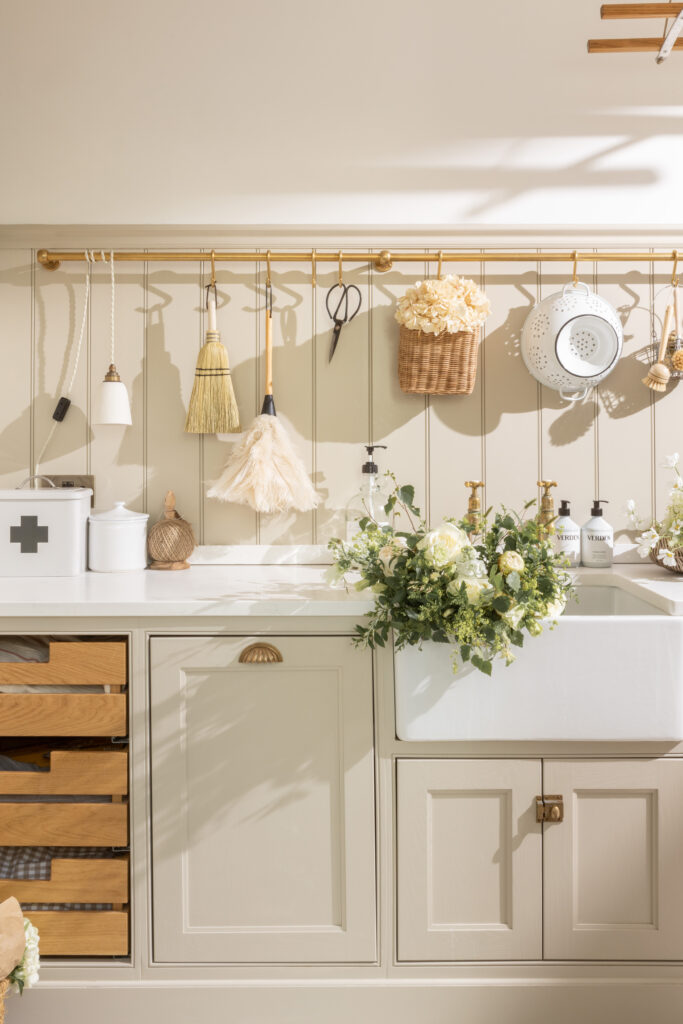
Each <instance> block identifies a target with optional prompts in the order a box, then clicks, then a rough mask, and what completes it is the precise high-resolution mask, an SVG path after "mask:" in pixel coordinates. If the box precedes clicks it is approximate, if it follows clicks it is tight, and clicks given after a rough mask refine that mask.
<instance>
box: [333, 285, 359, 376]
mask: <svg viewBox="0 0 683 1024" xmlns="http://www.w3.org/2000/svg"><path fill="white" fill-rule="evenodd" d="M336 291H339V292H340V295H339V302H338V303H337V305H336V307H335V310H334V312H332V310H331V308H330V300H331V298H332V294H333V293H334V292H336ZM350 292H352V293H353V295H352V298H351V303H350V306H351V312H349V293H350ZM362 302H363V299H362V297H361V294H360V288H358V287H356V285H355V284H341V282H340V283H339V284H333V285H332V287H331V288H330V290H329V291H328V293H327V298H326V299H325V305H326V306H327V312H328V314H329V316H330V319H331V320H334V327H333V329H332V342H331V344H330V358H329V360H328V361H329V362H330V363H331V362H332V356H333V355H334V352H335V349H336V347H337V343H338V341H339V335H340V334H341V329H342V327H343V326H344V324H348V323H349V322H350V321H351V320H353V318H354V316H355V315H356V313H357V312H358V310H359V309H360V307H361V304H362ZM354 305H355V309H354V308H353V307H354Z"/></svg>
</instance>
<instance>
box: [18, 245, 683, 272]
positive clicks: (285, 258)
mask: <svg viewBox="0 0 683 1024" xmlns="http://www.w3.org/2000/svg"><path fill="white" fill-rule="evenodd" d="M108 251H109V249H107V252H108ZM105 255H106V254H105ZM212 256H213V259H214V260H215V262H216V263H259V262H264V261H265V259H266V253H265V252H254V250H251V251H249V252H215V251H214V252H211V251H207V252H199V251H197V250H194V251H191V252H171V251H169V250H165V251H162V252H140V251H138V252H115V253H114V259H115V260H116V261H117V262H118V263H130V262H137V261H139V262H142V263H198V262H201V261H209V260H211V258H212ZM675 257H676V250H675V249H674V250H671V251H668V252H619V251H617V252H576V251H572V252H547V251H542V252H539V251H537V250H536V251H534V250H533V249H527V250H522V251H519V250H517V251H510V252H506V251H505V250H496V251H495V252H493V251H492V252H487V251H486V250H485V249H466V250H459V251H457V252H455V251H451V252H447V251H446V250H445V249H444V250H434V251H422V252H389V250H388V249H382V250H381V251H380V252H339V251H336V252H321V251H320V250H319V249H312V250H309V251H308V252H302V251H301V250H299V251H297V252H271V255H270V259H271V262H272V263H311V264H314V265H317V264H319V263H339V261H340V260H341V261H342V262H344V263H369V264H372V266H373V267H374V268H375V270H378V271H380V272H381V273H384V272H385V271H387V270H391V268H392V267H393V265H394V264H395V263H425V262H427V261H429V262H432V263H436V262H437V261H438V260H439V259H440V260H442V262H444V263H483V262H486V263H574V262H579V263H599V262H601V261H603V260H604V261H605V262H609V263H667V262H668V263H670V262H671V261H672V260H673V259H674V258H675ZM37 259H38V262H39V263H40V265H41V266H42V267H44V268H45V269H46V270H56V269H57V268H58V267H59V265H60V263H79V262H85V253H84V252H53V251H52V250H50V249H39V250H38V253H37ZM91 259H92V260H93V261H94V262H96V263H98V262H101V261H102V255H101V253H100V251H99V250H95V251H94V252H92V254H91ZM107 260H108V256H107V257H106V259H105V262H106V261H107Z"/></svg>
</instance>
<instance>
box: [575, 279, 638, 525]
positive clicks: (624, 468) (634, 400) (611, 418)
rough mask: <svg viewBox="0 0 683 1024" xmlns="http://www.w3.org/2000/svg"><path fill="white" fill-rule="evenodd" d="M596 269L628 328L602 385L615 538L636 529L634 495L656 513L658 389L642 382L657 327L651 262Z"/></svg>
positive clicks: (603, 444)
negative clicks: (630, 511) (630, 512)
mask: <svg viewBox="0 0 683 1024" xmlns="http://www.w3.org/2000/svg"><path fill="white" fill-rule="evenodd" d="M596 270H597V290H598V292H599V294H600V295H601V296H602V298H603V299H606V300H607V302H609V303H610V304H611V305H612V306H614V308H615V309H616V310H617V312H618V313H619V316H620V318H621V322H622V325H623V328H624V349H623V353H622V357H621V359H620V360H619V363H618V364H617V366H616V367H615V368H614V370H613V371H612V373H611V374H610V375H609V377H608V378H607V379H606V380H605V381H604V382H603V383H602V384H601V385H600V387H599V389H598V392H599V394H598V401H599V405H600V427H599V431H598V467H599V476H600V479H599V490H600V495H599V496H600V497H604V498H607V499H608V500H609V502H610V504H609V505H606V506H605V515H606V516H607V519H608V521H609V522H610V523H611V524H612V526H613V527H614V535H615V538H616V539H617V540H629V539H631V540H632V539H633V538H634V537H635V534H634V533H633V528H632V525H631V523H630V522H629V520H628V518H627V515H626V508H625V505H626V499H627V498H633V499H634V500H635V502H636V504H637V506H638V509H639V511H640V513H641V514H642V515H644V516H649V515H650V514H651V511H652V499H653V493H652V471H651V462H650V459H651V445H652V395H653V392H652V391H650V389H649V388H646V387H645V385H644V384H643V383H642V378H643V376H644V375H645V372H646V366H647V356H648V354H649V343H650V330H651V324H650V294H649V292H650V272H651V265H649V266H648V265H647V264H646V265H643V264H640V265H638V264H630V263H625V264H619V266H618V267H615V266H614V265H613V264H609V263H599V264H597V268H596ZM577 511H578V510H577ZM584 518H587V516H584ZM582 521H583V520H582Z"/></svg>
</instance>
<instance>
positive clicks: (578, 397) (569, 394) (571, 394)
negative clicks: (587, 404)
mask: <svg viewBox="0 0 683 1024" xmlns="http://www.w3.org/2000/svg"><path fill="white" fill-rule="evenodd" d="M589 391H590V388H589V387H586V388H581V390H580V391H565V389H564V388H560V398H564V400H565V402H582V401H583V400H584V398H585V397H586V395H587V394H588V392H589Z"/></svg>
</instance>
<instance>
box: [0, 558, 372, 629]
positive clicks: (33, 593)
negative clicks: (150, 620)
mask: <svg viewBox="0 0 683 1024" xmlns="http://www.w3.org/2000/svg"><path fill="white" fill-rule="evenodd" d="M325 569H326V567H325V566H312V565H299V566H297V565H249V566H247V565H192V566H191V567H190V568H189V569H182V570H179V571H171V572H167V571H162V572H158V571H152V570H149V569H147V570H141V571H139V572H126V573H98V572H86V573H84V574H83V575H82V576H71V577H64V576H61V577H34V578H31V579H26V578H24V579H17V578H12V579H9V578H0V616H13V617H18V616H21V617H26V618H31V617H32V616H38V617H47V616H50V617H58V616H62V615H65V616H95V617H107V618H111V617H124V616H125V617H128V618H137V617H140V616H144V617H155V616H160V615H162V616H182V617H194V616H228V615H230V616H245V615H259V616H272V615H276V616H280V615H282V616H310V615H313V616H317V615H324V616H340V615H341V616H350V617H352V618H358V617H360V616H361V615H364V614H365V613H366V612H367V611H369V609H370V608H372V604H373V602H372V599H370V600H369V599H368V595H367V593H364V594H361V593H356V592H355V591H352V592H350V593H346V591H344V590H333V589H332V588H331V587H330V586H329V585H328V584H327V583H326V582H325Z"/></svg>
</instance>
